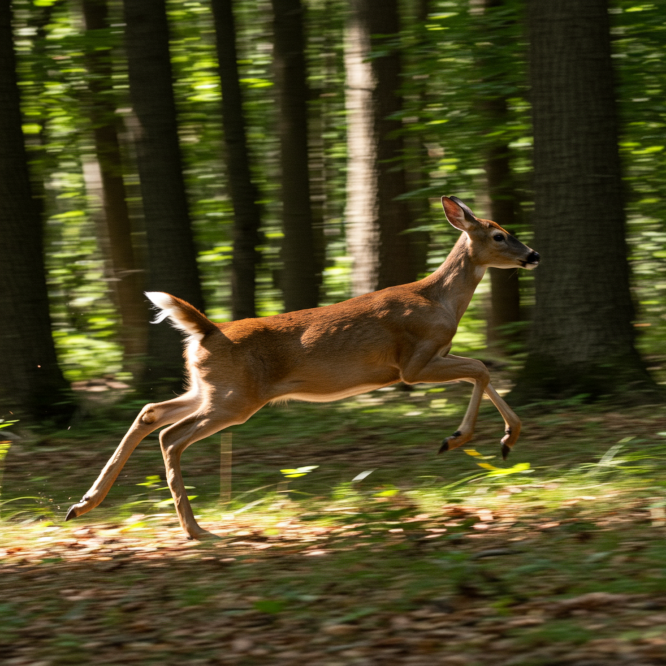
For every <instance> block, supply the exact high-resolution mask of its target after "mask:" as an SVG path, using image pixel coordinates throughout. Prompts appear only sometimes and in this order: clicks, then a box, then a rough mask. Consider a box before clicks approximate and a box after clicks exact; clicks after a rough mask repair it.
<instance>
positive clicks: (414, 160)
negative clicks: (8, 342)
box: [405, 0, 436, 279]
mask: <svg viewBox="0 0 666 666" xmlns="http://www.w3.org/2000/svg"><path fill="white" fill-rule="evenodd" d="M431 2H432V0H416V7H415V9H416V12H415V17H414V19H413V21H414V27H413V31H414V32H415V35H416V44H415V45H414V46H413V48H412V49H410V50H411V52H412V61H413V62H412V67H413V66H414V65H416V64H417V63H418V61H419V60H421V59H425V61H426V62H428V61H430V60H431V59H432V57H433V54H436V52H435V51H434V50H433V44H432V38H431V37H430V33H429V30H428V28H427V25H428V16H429V15H430V6H431ZM435 57H436V55H435ZM415 60H416V62H414V61H415ZM429 78H430V77H429V76H425V77H424V76H419V77H418V78H417V77H414V78H413V80H412V81H411V82H410V94H411V95H412V96H414V97H416V98H417V99H418V108H417V109H414V112H415V114H418V116H419V119H418V122H419V125H420V127H421V128H423V127H424V125H425V123H426V122H427V120H426V118H425V115H426V114H425V109H426V107H427V105H428V89H429ZM410 115H411V112H410ZM426 142H427V138H426V134H425V131H423V130H422V131H419V132H410V133H409V134H408V135H407V136H406V137H405V153H406V155H407V159H406V161H405V178H406V183H407V186H406V187H407V189H408V190H410V191H413V190H422V189H423V188H426V187H427V186H428V185H429V183H430V171H432V168H431V164H430V163H429V162H430V160H429V159H428V149H427V147H426ZM409 207H410V211H411V222H412V224H414V225H416V226H417V227H426V226H427V225H428V224H429V223H430V200H429V198H428V197H427V196H424V195H420V196H418V197H413V198H411V199H410V201H409ZM429 246H430V232H429V231H428V230H427V229H425V228H423V229H421V230H419V231H411V232H410V234H409V247H410V257H411V262H412V264H411V265H412V272H413V275H414V278H415V279H418V278H419V277H423V276H425V275H426V274H427V273H428V250H429Z"/></svg>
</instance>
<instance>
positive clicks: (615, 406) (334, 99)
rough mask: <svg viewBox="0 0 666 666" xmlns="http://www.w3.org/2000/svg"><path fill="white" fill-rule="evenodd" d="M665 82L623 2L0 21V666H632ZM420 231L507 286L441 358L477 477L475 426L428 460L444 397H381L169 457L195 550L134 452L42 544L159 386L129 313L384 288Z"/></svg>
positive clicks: (648, 432)
mask: <svg viewBox="0 0 666 666" xmlns="http://www.w3.org/2000/svg"><path fill="white" fill-rule="evenodd" d="M665 51H666V9H665V8H663V7H662V6H661V5H660V3H658V2H647V1H645V2H641V1H640V0H3V1H0V311H1V312H2V315H3V325H2V327H0V368H2V374H1V376H0V568H1V569H2V570H3V572H4V576H3V578H4V580H5V581H6V582H5V583H0V589H2V588H3V587H5V589H6V590H13V589H19V588H21V589H22V592H21V594H19V595H17V596H15V598H13V597H7V601H6V602H3V601H0V619H2V622H0V661H1V660H2V659H7V660H8V661H7V663H8V664H9V663H11V664H14V665H15V666H22V665H23V664H26V665H27V664H35V665H36V664H38V663H39V664H71V663H96V664H98V663H99V664H102V663H130V662H132V661H136V662H138V663H153V662H154V663H176V662H178V663H181V662H182V659H183V658H184V657H185V656H187V657H188V658H190V661H189V662H188V663H201V664H208V663H210V664H217V663H237V664H255V663H256V664H259V663H285V664H293V663H304V664H315V663H316V664H330V666H334V665H338V664H347V663H348V664H359V665H360V664H374V663H380V661H381V662H386V661H388V662H389V663H409V664H421V663H422V664H431V663H433V659H436V661H437V663H442V664H451V665H452V666H455V665H461V666H466V665H469V666H476V665H477V664H493V665H498V664H507V666H510V665H516V666H519V665H523V664H524V665H525V666H531V665H532V664H534V665H538V664H544V665H546V664H555V663H557V664H572V666H573V665H576V664H580V665H581V666H582V664H588V665H590V666H593V665H596V664H605V665H606V664H616V663H617V664H624V663H631V664H636V665H637V666H642V665H643V664H666V641H665V640H664V635H663V624H664V623H666V615H665V614H664V609H666V596H664V593H665V591H666V582H665V581H664V571H665V570H666V569H665V565H666V560H665V559H664V551H663V548H662V547H660V539H663V535H664V527H665V526H666V468H665V467H664V455H663V446H664V438H665V437H666V410H665V409H664V403H666V388H665V385H666V106H665V104H664V99H665V98H666V59H665V58H664V52H665ZM444 195H446V196H451V195H453V196H455V197H458V198H459V199H461V200H462V201H464V202H465V204H467V206H469V207H470V208H471V209H472V210H473V211H474V213H475V214H476V215H478V216H479V217H482V218H487V219H490V220H494V221H495V222H497V223H498V224H499V225H501V227H503V228H504V229H506V230H508V231H509V232H510V233H512V234H513V235H514V236H516V237H517V238H518V239H519V240H520V241H521V242H522V243H525V244H526V245H528V246H529V247H531V248H534V249H535V250H536V251H538V253H539V254H540V257H541V261H540V264H539V266H538V268H537V269H536V270H534V271H523V270H515V269H500V268H490V269H489V270H488V271H487V273H486V275H485V277H484V278H483V280H482V281H481V283H480V285H479V287H478V289H477V291H476V294H475V296H474V298H473V299H472V301H471V304H470V305H469V308H468V309H467V312H466V314H465V315H464V317H463V318H462V321H461V322H460V324H459V327H458V331H457V334H456V336H455V338H454V340H453V348H452V352H453V353H454V354H457V355H460V356H470V357H473V358H477V359H480V360H482V361H483V363H485V365H486V366H487V367H488V369H489V370H490V374H491V378H492V381H493V384H494V385H495V386H496V388H497V389H498V392H499V394H501V395H502V396H505V397H506V400H507V402H508V403H509V404H510V405H511V406H512V407H513V408H514V409H515V410H516V412H517V413H518V414H519V415H520V417H521V419H522V420H523V435H522V436H521V439H520V441H519V442H518V445H517V447H516V449H515V451H514V452H513V453H512V456H511V458H510V459H509V460H508V461H502V460H501V459H500V457H499V456H498V455H496V454H498V453H499V450H495V449H497V440H498V439H499V437H498V435H499V434H500V433H501V425H499V424H498V418H499V417H498V416H497V414H496V412H494V411H493V410H492V407H491V406H490V405H489V404H488V401H485V400H484V401H483V404H482V407H481V412H480V416H479V421H478V423H477V433H476V436H475V438H474V441H473V444H471V445H469V446H466V447H465V448H463V449H461V450H459V451H455V452H454V451H451V452H449V453H448V454H445V455H442V456H440V457H435V455H434V454H436V453H437V448H438V446H439V443H440V442H441V438H442V436H444V435H445V434H448V433H449V432H452V431H453V429H454V428H455V425H456V424H457V423H458V422H460V420H461V418H462V416H463V414H464V413H465V406H466V404H467V402H468V401H469V396H470V394H471V388H470V386H469V384H465V383H464V382H460V383H454V384H451V385H446V386H442V385H435V384H416V385H413V386H409V385H397V386H394V387H388V388H386V389H382V390H380V391H375V392H373V393H369V394H366V395H361V396H357V397H355V398H349V399H346V400H343V401H340V402H337V403H332V404H328V405H311V404H303V403H296V402H293V403H289V404H287V405H269V406H267V407H265V408H264V409H263V410H262V411H261V412H260V413H258V414H257V415H256V416H254V417H253V418H252V419H250V420H249V421H248V422H247V423H246V424H243V425H239V426H234V427H233V428H231V429H230V430H229V431H224V433H223V434H222V435H221V437H220V435H215V436H212V437H209V438H207V439H205V440H203V441H201V442H199V443H197V444H196V446H193V447H192V449H191V450H188V452H187V455H186V456H185V459H184V466H185V470H184V473H185V482H186V483H189V484H192V485H188V486H186V488H188V492H189V491H190V490H189V489H192V496H191V497H190V499H192V501H193V505H194V509H195V511H196V513H197V518H201V519H202V520H203V522H204V523H205V524H206V525H207V526H209V527H210V529H211V531H212V532H213V533H215V534H216V535H217V538H216V539H215V540H206V541H203V542H188V541H184V538H183V535H182V534H181V533H180V532H179V529H180V528H178V527H177V521H176V516H175V511H174V506H173V500H172V499H170V498H169V488H168V487H167V485H166V484H167V481H165V480H163V479H165V478H166V477H165V471H164V464H163V462H162V459H161V454H160V446H159V443H158V438H157V435H155V436H150V437H148V438H147V439H146V442H145V443H144V445H142V446H141V447H139V448H138V449H137V452H136V453H135V454H134V457H133V458H132V459H131V460H130V462H128V464H127V468H126V469H125V470H124V471H123V473H122V474H121V475H120V477H119V478H118V482H117V484H116V486H115V487H114V490H113V491H112V493H111V495H110V496H109V499H108V500H106V501H105V502H104V504H103V505H102V506H101V507H100V508H98V509H96V510H95V511H94V512H92V513H91V514H89V515H86V517H85V518H83V517H81V518H80V519H77V520H76V521H72V522H67V523H66V524H65V523H64V522H63V520H64V517H65V513H66V510H67V506H68V505H69V504H71V503H72V502H73V501H77V500H78V498H79V497H80V496H81V495H82V494H83V493H84V491H85V490H86V488H88V487H89V486H90V483H92V482H93V481H94V478H95V476H96V475H97V474H98V473H99V470H101V469H102V467H103V466H104V464H105V463H106V460H107V459H108V458H109V456H110V455H111V453H112V451H113V450H114V449H115V447H116V445H117V444H118V441H120V439H121V438H122V436H123V433H124V432H125V431H126V430H127V428H128V427H129V426H130V424H131V423H132V420H133V419H134V418H135V416H136V414H137V412H139V410H140V409H141V407H142V406H143V405H145V404H146V403H149V402H156V401H159V400H164V399H167V398H169V397H173V396H174V394H179V393H182V391H183V390H184V387H185V386H186V377H185V376H184V370H183V368H184V366H183V341H182V338H183V336H182V334H181V333H180V332H179V331H177V330H175V329H174V328H172V327H171V326H168V325H167V324H166V323H161V324H153V323H152V321H153V320H154V318H155V314H156V313H155V310H154V308H153V307H152V304H151V302H150V301H149V299H148V298H147V297H146V296H145V292H167V293H169V294H173V295H174V296H177V297H179V298H182V299H184V300H185V301H187V302H189V303H191V304H192V305H194V306H195V307H196V308H198V309H199V310H200V311H202V312H205V314H206V316H208V317H209V318H210V319H211V320H212V321H214V322H217V323H222V322H230V321H235V320H242V319H246V318H255V317H265V316H269V315H274V314H278V313H286V312H293V311H298V310H303V309H308V308H317V307H320V306H326V305H331V304H335V303H339V302H341V301H344V300H346V299H349V298H352V297H356V296H360V295H363V294H367V293H369V292H373V291H376V290H381V289H384V288H386V287H392V286H396V285H403V284H407V283H411V282H414V281H417V280H420V279H423V278H425V277H426V276H428V275H430V274H431V273H433V272H434V271H435V270H436V269H437V268H438V267H439V266H440V265H441V264H442V262H443V261H444V259H445V258H446V257H447V255H448V253H449V252H450V250H451V248H452V247H453V246H454V244H455V243H456V241H457V239H458V237H459V235H460V232H459V231H458V230H456V229H453V228H452V227H451V225H449V223H448V222H447V219H446V216H445V215H444V211H443V210H442V204H441V198H442V196H444ZM449 426H451V427H450V428H449ZM232 436H233V438H234V439H233V456H232V439H231V438H232ZM488 441H493V442H494V444H493V446H494V447H495V449H492V451H491V450H490V448H489V449H488V451H486V450H485V448H484V449H483V452H481V450H480V449H481V447H485V446H486V445H487V443H488ZM477 446H478V447H479V450H477V448H476V447H477ZM472 447H474V448H472ZM232 461H233V467H232ZM489 461H491V462H489ZM232 469H233V474H232ZM315 564H316V566H314V565H315ZM167 566H168V567H169V569H168V571H171V572H177V575H169V573H168V571H167V570H165V569H164V567H167ZM341 571H345V576H340V572H341ZM229 581H231V582H232V583H233V585H231V586H229V585H228V583H229ZM433 581H438V582H437V583H435V584H434V583H433ZM138 582H140V583H141V584H140V585H137V583H138ZM21 595H23V596H21ZM61 603H64V604H66V606H67V609H68V610H67V612H66V613H65V614H64V615H61V614H60V610H59V609H60V604H61ZM184 609H185V610H187V611H188V613H187V618H186V619H182V616H183V610H184ZM90 611H94V615H95V619H94V620H93V621H92V623H90V624H87V623H82V622H81V618H83V617H84V616H87V615H89V613H90ZM86 622H87V620H86ZM179 622H180V623H181V624H179ZM660 625H661V626H662V630H659V629H658V627H659V626H660ZM188 646H189V647H188Z"/></svg>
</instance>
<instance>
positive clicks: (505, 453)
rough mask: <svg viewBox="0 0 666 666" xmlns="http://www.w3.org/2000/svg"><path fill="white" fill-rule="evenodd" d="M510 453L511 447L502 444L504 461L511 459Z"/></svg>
mask: <svg viewBox="0 0 666 666" xmlns="http://www.w3.org/2000/svg"><path fill="white" fill-rule="evenodd" d="M509 453H511V447H510V446H507V445H506V444H502V460H506V459H507V458H508V457H509Z"/></svg>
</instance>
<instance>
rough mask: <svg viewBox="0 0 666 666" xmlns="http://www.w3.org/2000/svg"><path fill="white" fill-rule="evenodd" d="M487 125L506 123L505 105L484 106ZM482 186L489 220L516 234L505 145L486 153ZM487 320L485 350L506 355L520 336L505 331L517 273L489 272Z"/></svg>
mask: <svg viewBox="0 0 666 666" xmlns="http://www.w3.org/2000/svg"><path fill="white" fill-rule="evenodd" d="M486 113H487V117H488V118H489V119H490V120H491V122H496V123H503V122H505V121H506V101H505V100H503V99H495V100H491V101H490V102H488V103H487V104H486ZM485 170H486V182H487V184H488V197H489V199H490V217H491V219H492V220H494V221H495V222H497V224H499V225H500V226H502V227H504V228H505V229H507V230H508V231H510V232H511V233H513V234H515V233H516V222H517V209H518V197H517V195H516V189H515V186H514V179H513V172H512V170H511V151H510V148H509V146H508V144H507V143H506V142H504V141H498V142H496V143H494V145H490V146H488V148H487V149H486V161H485ZM489 273H490V316H489V318H488V328H487V339H488V345H489V346H496V347H499V348H500V349H502V350H503V351H509V350H510V348H511V343H515V342H517V341H518V340H519V339H520V332H519V331H517V330H510V329H508V328H507V327H508V326H509V325H511V324H516V323H517V322H519V321H520V320H521V313H520V283H519V278H518V271H517V270H515V269H514V270H509V269H506V268H490V269H489Z"/></svg>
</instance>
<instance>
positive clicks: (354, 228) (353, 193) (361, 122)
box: [345, 0, 416, 296]
mask: <svg viewBox="0 0 666 666" xmlns="http://www.w3.org/2000/svg"><path fill="white" fill-rule="evenodd" d="M399 31H400V20H399V14H398V2H397V0H352V2H351V12H350V18H349V24H348V28H347V44H346V45H345V67H346V70H347V117H348V141H347V146H348V155H349V168H348V178H347V211H346V218H347V224H348V229H349V231H348V240H349V247H350V253H351V255H352V258H353V260H354V266H353V274H352V293H353V295H354V296H357V295H359V294H363V293H366V292H368V291H373V290H375V289H382V288H384V287H389V286H392V285H396V284H403V283H405V282H410V281H412V280H413V279H415V277H416V275H415V272H414V270H413V267H412V262H411V258H410V248H409V237H408V235H403V232H404V231H405V230H407V229H408V228H409V226H410V214H409V207H408V206H407V205H406V204H405V202H404V201H397V200H396V197H398V196H400V195H402V194H405V192H406V191H407V187H406V182H405V171H404V168H403V164H402V160H403V153H404V150H403V148H404V146H403V139H402V132H401V129H402V124H401V122H400V121H399V120H395V118H394V117H393V116H394V115H395V114H397V113H399V112H400V111H401V109H402V99H401V97H400V85H401V80H400V74H401V63H400V53H399V48H398V46H396V44H395V43H394V42H395V40H397V38H398V33H399ZM371 55H372V57H371Z"/></svg>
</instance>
